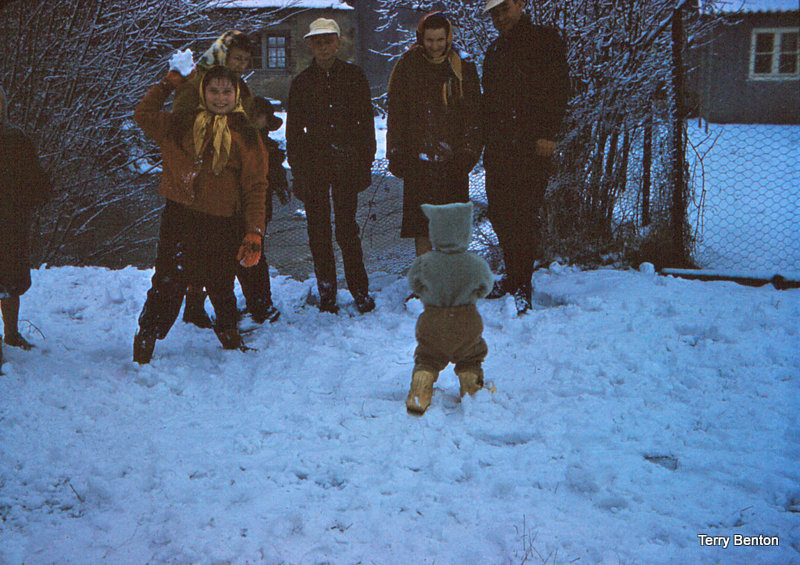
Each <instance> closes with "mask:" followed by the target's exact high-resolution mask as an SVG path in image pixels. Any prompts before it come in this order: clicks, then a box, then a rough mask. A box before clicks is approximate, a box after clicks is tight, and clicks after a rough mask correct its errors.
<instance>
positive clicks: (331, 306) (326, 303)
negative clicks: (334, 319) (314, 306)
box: [319, 298, 339, 314]
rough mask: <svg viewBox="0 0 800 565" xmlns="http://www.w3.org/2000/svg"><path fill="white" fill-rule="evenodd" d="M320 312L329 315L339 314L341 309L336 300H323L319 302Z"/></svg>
mask: <svg viewBox="0 0 800 565" xmlns="http://www.w3.org/2000/svg"><path fill="white" fill-rule="evenodd" d="M319 311H320V312H326V313H328V314H336V313H337V312H339V307H338V306H337V305H336V299H335V298H323V299H322V300H320V301H319Z"/></svg>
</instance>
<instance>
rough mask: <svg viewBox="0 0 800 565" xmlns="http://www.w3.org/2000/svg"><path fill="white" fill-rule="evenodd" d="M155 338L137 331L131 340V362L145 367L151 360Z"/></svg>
mask: <svg viewBox="0 0 800 565" xmlns="http://www.w3.org/2000/svg"><path fill="white" fill-rule="evenodd" d="M155 346H156V338H155V337H153V336H151V335H149V334H146V333H143V332H142V331H139V332H138V333H137V334H136V336H135V337H134V338H133V362H134V363H139V364H140V365H146V364H148V363H149V362H150V360H151V359H152V358H153V349H154V348H155Z"/></svg>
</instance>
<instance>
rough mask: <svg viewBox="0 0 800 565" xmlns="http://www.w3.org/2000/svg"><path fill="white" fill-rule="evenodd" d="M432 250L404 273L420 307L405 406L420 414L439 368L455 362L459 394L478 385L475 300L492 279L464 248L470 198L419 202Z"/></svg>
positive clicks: (481, 353)
mask: <svg viewBox="0 0 800 565" xmlns="http://www.w3.org/2000/svg"><path fill="white" fill-rule="evenodd" d="M422 212H423V213H424V214H425V216H427V218H428V225H429V228H428V233H429V235H430V239H431V244H432V246H433V250H432V251H429V252H428V253H425V254H424V255H421V256H419V257H417V259H416V260H415V261H414V263H412V264H411V268H410V270H409V272H408V283H409V286H410V287H411V290H412V291H413V292H415V293H416V294H417V296H419V297H420V300H421V301H422V303H423V304H424V305H425V311H424V312H422V314H420V316H419V319H418V320H417V329H416V337H417V349H416V351H415V352H414V362H415V363H414V373H413V375H412V378H411V390H410V391H409V393H408V398H407V399H406V408H407V409H408V411H409V412H411V413H414V414H422V413H424V412H425V410H426V409H427V408H428V406H430V404H431V398H432V397H433V383H435V382H436V379H437V378H438V376H439V371H441V370H442V369H444V368H445V367H446V366H447V364H448V363H451V362H452V363H455V373H456V375H457V376H458V380H459V382H460V384H461V396H462V397H463V396H464V395H465V394H475V393H476V392H477V391H479V390H480V389H481V388H482V387H483V369H482V367H481V364H482V363H483V360H484V359H485V358H486V354H487V353H488V348H487V346H486V342H485V341H484V340H483V337H482V335H481V334H482V333H483V321H482V320H481V315H480V314H479V313H478V310H477V308H476V307H475V303H476V302H477V301H478V299H479V298H483V297H484V296H486V295H487V294H488V293H489V291H490V290H491V288H492V285H493V284H494V277H493V275H492V272H491V270H490V269H489V265H488V264H487V263H486V261H484V260H483V259H482V258H480V257H478V256H477V255H474V254H472V253H468V252H467V247H468V246H469V241H470V238H471V234H472V203H471V202H467V203H453V204H445V205H441V206H434V205H431V204H423V205H422Z"/></svg>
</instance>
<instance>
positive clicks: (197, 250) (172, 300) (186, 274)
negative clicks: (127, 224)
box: [139, 200, 241, 339]
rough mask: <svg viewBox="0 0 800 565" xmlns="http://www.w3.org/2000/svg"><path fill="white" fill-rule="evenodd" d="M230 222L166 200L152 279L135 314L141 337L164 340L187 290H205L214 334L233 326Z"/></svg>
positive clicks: (233, 233) (235, 226) (233, 223)
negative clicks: (213, 320) (214, 320)
mask: <svg viewBox="0 0 800 565" xmlns="http://www.w3.org/2000/svg"><path fill="white" fill-rule="evenodd" d="M240 241H241V234H240V226H239V222H238V220H237V219H236V218H235V217H231V218H225V217H222V216H212V215H209V214H204V213H202V212H197V211H195V210H191V209H189V208H187V207H186V206H183V205H182V204H178V203H177V202H173V201H171V200H167V204H166V206H165V207H164V211H163V213H162V216H161V229H160V231H159V239H158V251H157V256H156V265H155V274H153V278H152V279H151V286H150V290H148V291H147V300H146V301H145V303H144V307H143V308H142V313H141V314H140V315H139V328H140V334H141V335H147V336H152V337H155V338H157V339H164V338H165V337H166V335H167V333H168V332H169V330H170V328H171V327H172V324H174V323H175V320H176V319H177V317H178V312H179V311H180V309H181V303H182V302H183V295H184V292H185V290H186V286H187V285H192V286H194V287H196V288H203V287H205V288H206V290H207V291H208V298H209V299H210V300H211V304H212V305H213V306H214V312H215V314H216V318H217V320H216V326H217V328H218V329H220V330H225V329H228V328H232V327H235V326H236V324H237V311H236V295H235V294H234V290H233V288H234V287H233V284H234V278H235V277H236V265H237V264H238V262H237V261H236V253H237V251H238V248H239V242H240Z"/></svg>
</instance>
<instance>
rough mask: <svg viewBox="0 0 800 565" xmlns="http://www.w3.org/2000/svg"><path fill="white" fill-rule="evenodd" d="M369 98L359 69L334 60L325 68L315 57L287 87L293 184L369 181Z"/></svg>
mask: <svg viewBox="0 0 800 565" xmlns="http://www.w3.org/2000/svg"><path fill="white" fill-rule="evenodd" d="M375 149H376V144H375V124H374V117H373V110H372V98H371V96H370V91H369V84H368V83H367V78H366V76H364V72H363V71H362V70H361V68H360V67H357V66H356V65H353V64H350V63H346V62H344V61H341V60H339V59H337V60H336V61H335V62H334V64H333V66H332V67H331V69H330V71H326V70H324V69H323V68H322V67H320V66H319V65H318V64H317V62H316V61H312V63H311V65H310V66H309V67H308V68H307V69H306V70H304V71H303V72H302V73H300V74H299V75H297V77H295V79H294V80H293V81H292V85H291V87H290V88H289V107H288V110H287V116H286V154H287V157H288V160H289V165H290V167H291V168H292V176H293V178H294V182H295V186H296V187H297V185H298V184H299V185H301V186H303V187H305V188H308V187H312V186H318V185H321V184H330V183H331V182H337V181H338V182H339V183H341V182H342V181H347V182H348V183H349V184H350V185H351V186H352V187H353V188H354V189H355V190H359V191H360V190H363V189H365V188H366V187H367V186H369V185H370V182H371V180H372V179H371V170H372V161H373V159H374V158H375Z"/></svg>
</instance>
